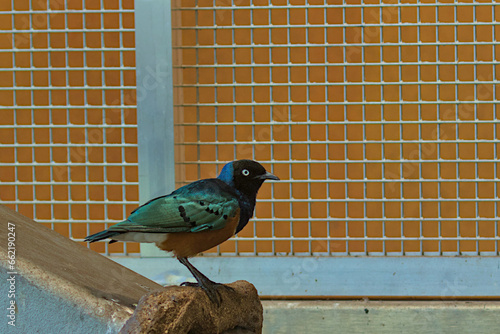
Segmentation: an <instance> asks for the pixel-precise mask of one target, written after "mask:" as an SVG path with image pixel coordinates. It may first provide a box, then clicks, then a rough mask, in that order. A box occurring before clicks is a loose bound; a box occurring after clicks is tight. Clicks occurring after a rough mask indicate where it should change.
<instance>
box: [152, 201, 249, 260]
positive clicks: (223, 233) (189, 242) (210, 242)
mask: <svg viewBox="0 0 500 334" xmlns="http://www.w3.org/2000/svg"><path fill="white" fill-rule="evenodd" d="M239 221H240V210H239V209H238V210H237V211H236V213H235V215H234V216H232V217H228V219H227V221H226V225H225V226H224V227H223V228H221V229H218V230H205V231H201V232H176V233H169V234H168V235H167V238H166V239H165V240H164V241H163V242H157V243H156V245H157V246H158V247H159V248H160V249H162V250H164V251H167V252H174V254H175V256H176V257H178V258H182V257H191V256H194V255H196V254H198V253H201V252H204V251H206V250H208V249H210V248H212V247H215V246H217V245H219V244H221V243H223V242H224V241H226V240H227V239H229V238H231V237H232V236H233V235H234V234H235V233H236V227H237V226H238V222H239Z"/></svg>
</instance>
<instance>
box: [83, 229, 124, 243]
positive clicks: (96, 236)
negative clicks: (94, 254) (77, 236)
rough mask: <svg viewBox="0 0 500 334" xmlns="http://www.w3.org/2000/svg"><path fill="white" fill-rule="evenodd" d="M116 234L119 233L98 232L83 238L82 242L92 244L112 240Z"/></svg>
mask: <svg viewBox="0 0 500 334" xmlns="http://www.w3.org/2000/svg"><path fill="white" fill-rule="evenodd" d="M118 234H121V232H116V231H109V230H104V231H101V232H98V233H96V234H92V235H89V236H87V237H85V240H84V241H87V242H94V241H99V240H104V239H107V238H112V237H114V236H115V235H118Z"/></svg>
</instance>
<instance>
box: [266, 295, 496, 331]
mask: <svg viewBox="0 0 500 334" xmlns="http://www.w3.org/2000/svg"><path fill="white" fill-rule="evenodd" d="M262 304H263V306H264V328H263V333H265V334H271V333H272V334H281V333H283V334H287V333H308V334H314V333H318V334H319V333H370V334H377V333H405V334H408V333H415V334H421V333H450V334H457V333H474V334H478V333H498V331H499V328H500V302H496V301H492V302H478V301H470V302H468V301H463V302H462V301H460V302H452V301H263V302H262Z"/></svg>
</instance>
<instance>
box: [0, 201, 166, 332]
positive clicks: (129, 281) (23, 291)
mask: <svg viewBox="0 0 500 334" xmlns="http://www.w3.org/2000/svg"><path fill="white" fill-rule="evenodd" d="M9 237H10V239H8V238H9ZM0 240H2V241H1V244H0V245H1V247H0V280H1V281H2V284H1V285H0V287H2V291H0V305H1V306H2V310H3V312H2V316H1V318H2V319H3V320H2V322H1V324H0V333H85V334H88V333H117V332H118V331H119V330H120V328H121V327H122V326H123V324H124V323H125V321H127V319H128V318H129V317H130V315H131V314H132V313H133V310H134V308H135V304H136V303H137V302H138V301H139V299H140V298H141V297H142V296H143V295H144V294H146V293H148V292H150V291H153V290H158V289H161V288H162V286H161V285H158V284H156V283H154V282H153V281H150V280H149V279H147V278H145V277H143V276H141V275H139V274H137V273H135V272H133V271H131V270H130V269H127V268H125V267H123V266H121V265H119V264H117V263H115V262H114V261H111V260H109V259H107V258H106V257H104V256H102V255H100V254H98V253H96V252H94V251H91V250H89V249H87V248H86V247H84V246H82V245H79V244H78V243H76V242H73V241H71V240H70V239H68V238H66V237H64V236H62V235H60V234H58V233H56V232H54V231H52V230H50V229H48V228H46V227H44V226H43V225H40V224H38V223H36V222H34V221H32V220H31V219H28V218H26V217H24V216H22V215H20V214H19V213H17V212H15V211H13V210H10V209H8V208H7V207H5V206H2V205H0ZM7 240H9V243H7V242H6V241H7ZM10 305H13V306H12V310H9V309H8V307H10ZM6 315H7V316H10V317H6ZM11 319H13V320H14V322H13V324H15V326H13V325H11V324H9V323H8V322H9V321H11Z"/></svg>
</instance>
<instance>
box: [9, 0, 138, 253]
mask: <svg viewBox="0 0 500 334" xmlns="http://www.w3.org/2000/svg"><path fill="white" fill-rule="evenodd" d="M0 21H1V22H2V23H1V31H0V44H1V50H0V58H1V61H0V64H1V65H0V66H1V68H0V83H1V87H0V95H1V98H0V101H1V102H0V103H1V104H2V105H1V106H0V113H1V115H2V117H1V119H0V143H1V146H0V181H1V183H0V200H1V203H2V204H6V205H8V206H10V207H12V208H13V209H15V210H17V211H19V212H21V213H23V214H25V215H27V216H30V217H32V218H34V219H35V220H36V221H38V222H40V223H43V224H45V225H46V226H49V227H51V228H52V229H54V230H56V231H58V232H59V233H61V234H63V235H66V236H69V237H71V238H72V239H73V240H76V241H83V238H84V237H85V236H86V235H88V234H89V233H94V232H97V231H98V230H101V229H103V228H105V227H106V226H107V225H108V224H110V223H113V222H118V221H121V220H123V219H124V218H125V217H126V216H127V215H128V213H129V212H130V211H131V210H132V209H133V208H134V207H136V206H137V204H138V175H137V120H136V110H135V108H136V102H135V52H134V50H135V49H134V48H135V44H134V7H133V1H129V0H117V1H104V0H46V1H45V0H44V1H28V0H26V1H22V0H21V1H19V0H15V1H14V0H12V1H4V2H2V4H1V5H0ZM90 223H92V224H90ZM92 248H93V249H95V250H97V251H100V252H104V253H105V254H125V255H126V254H130V253H138V252H139V248H138V246H137V245H135V244H129V245H128V247H127V244H124V245H118V246H117V247H116V246H114V245H111V246H109V247H108V245H107V244H104V243H99V244H96V245H93V246H92Z"/></svg>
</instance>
